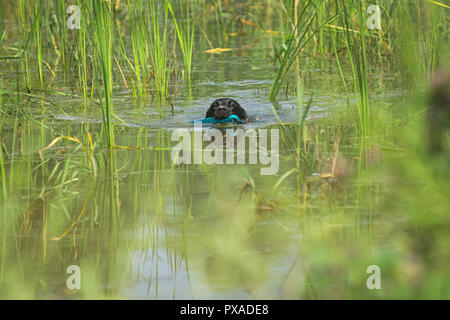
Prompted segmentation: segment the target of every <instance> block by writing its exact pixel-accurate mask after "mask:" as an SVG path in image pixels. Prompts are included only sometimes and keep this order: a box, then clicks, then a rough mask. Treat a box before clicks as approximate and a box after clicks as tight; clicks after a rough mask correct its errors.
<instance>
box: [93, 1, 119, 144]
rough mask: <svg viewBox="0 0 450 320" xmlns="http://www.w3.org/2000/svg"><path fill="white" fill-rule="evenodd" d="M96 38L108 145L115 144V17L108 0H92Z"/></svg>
mask: <svg viewBox="0 0 450 320" xmlns="http://www.w3.org/2000/svg"><path fill="white" fill-rule="evenodd" d="M92 10H93V15H92V18H93V21H92V23H93V26H94V38H95V43H96V46H97V56H98V61H99V63H100V69H101V72H102V84H103V98H104V100H103V101H102V114H103V125H104V126H105V135H106V142H107V146H108V147H109V148H111V147H112V146H113V145H114V129H113V125H112V123H111V117H112V115H113V100H112V95H113V75H112V72H113V70H112V63H111V60H112V55H113V52H112V45H113V30H112V26H113V21H112V20H113V19H114V18H113V17H112V5H111V3H110V2H107V1H97V0H92Z"/></svg>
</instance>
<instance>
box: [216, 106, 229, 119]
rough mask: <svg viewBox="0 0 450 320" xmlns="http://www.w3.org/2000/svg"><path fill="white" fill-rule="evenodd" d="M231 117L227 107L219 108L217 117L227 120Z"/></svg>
mask: <svg viewBox="0 0 450 320" xmlns="http://www.w3.org/2000/svg"><path fill="white" fill-rule="evenodd" d="M229 115H230V110H229V109H228V108H227V107H225V106H219V107H217V109H216V116H217V117H220V118H222V117H223V118H226V117H228V116H229Z"/></svg>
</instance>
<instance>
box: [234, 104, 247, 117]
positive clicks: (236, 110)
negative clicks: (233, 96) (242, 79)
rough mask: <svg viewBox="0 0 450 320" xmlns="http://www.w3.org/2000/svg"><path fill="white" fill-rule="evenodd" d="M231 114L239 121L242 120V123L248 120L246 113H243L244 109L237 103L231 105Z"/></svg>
mask: <svg viewBox="0 0 450 320" xmlns="http://www.w3.org/2000/svg"><path fill="white" fill-rule="evenodd" d="M232 113H233V114H235V115H237V116H238V117H239V119H241V120H244V121H247V120H248V116H247V113H246V112H245V110H244V108H242V107H241V106H240V104H239V103H237V102H234V104H233V109H232Z"/></svg>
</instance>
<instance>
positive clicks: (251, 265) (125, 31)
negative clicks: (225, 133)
mask: <svg viewBox="0 0 450 320" xmlns="http://www.w3.org/2000/svg"><path fill="white" fill-rule="evenodd" d="M73 5H75V6H76V8H79V12H77V10H76V9H74V7H72V8H71V9H69V6H73ZM371 5H376V6H377V8H378V10H379V12H380V16H379V17H380V19H381V20H380V21H379V26H380V28H369V25H370V21H372V20H370V19H374V17H373V16H372V15H373V14H374V12H375V11H369V12H368V7H369V6H371ZM449 13H450V8H449V5H448V2H441V1H428V0H407V1H401V4H400V1H396V0H375V1H362V0H346V1H342V0H307V1H297V0H250V1H240V0H191V1H189V0H172V1H169V0H161V1H156V0H146V1H132V0H126V1H125V0H122V1H120V0H114V1H97V0H92V1H88V0H74V1H65V0H33V1H24V0H17V1H15V0H14V1H12V0H11V1H9V0H1V1H0V179H1V181H0V185H1V192H0V298H16V299H17V298H31V299H55V298H58V299H72V298H83V299H84V298H145V299H149V298H169V299H170V298H185V299H191V298H194V299H199V298H238V299H239V298H270V299H330V298H331V299H332V298H345V299H360V298H368V299H378V298H384V299H391V298H402V299H403V298H422V299H428V298H445V299H448V298H450V274H449V270H450V268H449V265H450V212H449V211H450V203H449V194H450V192H449V191H450V190H449V183H448V181H449V178H450V170H449V169H450V168H449V166H450V142H449V124H448V121H446V120H445V119H449V118H450V117H449V111H448V110H449V108H450V106H449V105H448V95H449V94H450V89H449V88H448V86H447V87H446V86H445V77H446V76H445V73H446V72H449V71H448V70H449V68H450V57H449V53H450V41H449V40H450V39H449V31H450V19H449ZM77 17H79V19H76V18H77ZM368 21H369V22H368ZM77 23H79V25H78V24H77ZM372 25H376V23H375V24H373V21H372ZM445 70H447V71H445ZM435 74H440V76H439V77H440V78H439V79H444V80H442V81H439V79H438V80H434V82H433V80H432V79H433V78H434V79H436V76H434V75H435ZM443 81H444V84H442V82H443ZM448 81H450V80H448ZM221 97H230V98H233V99H235V100H237V101H239V103H240V104H241V105H242V106H243V107H244V108H245V109H246V111H247V113H248V115H249V116H250V118H251V121H250V122H249V123H248V124H245V125H243V126H237V127H240V128H244V129H276V130H279V133H280V134H279V170H278V172H277V174H274V175H261V170H260V169H261V168H260V166H261V165H260V164H257V165H252V164H245V165H239V164H229V165H227V164H225V165H208V164H205V163H201V164H192V165H186V164H180V165H176V164H174V163H173V161H171V150H172V147H173V146H174V144H176V142H174V141H172V139H171V136H172V133H173V131H174V130H175V129H176V128H192V124H190V123H189V122H190V121H192V120H195V119H200V118H202V117H203V116H204V113H205V112H206V109H207V108H208V107H209V105H210V104H211V102H212V101H213V100H214V99H216V98H221ZM442 97H443V98H442ZM446 99H447V100H446ZM430 108H431V111H430ZM433 108H434V109H433ZM430 114H431V115H432V116H429V115H430ZM433 119H435V120H433ZM436 119H437V120H436ZM71 265H76V266H79V267H80V270H81V289H79V290H70V289H68V287H67V285H66V281H67V278H68V276H69V274H67V272H66V271H67V268H68V267H69V266H71ZM371 265H376V266H378V267H379V268H380V270H381V289H379V290H377V289H374V290H369V289H368V287H367V284H366V282H367V278H368V277H369V276H370V274H367V272H366V271H367V268H368V267H369V266H371Z"/></svg>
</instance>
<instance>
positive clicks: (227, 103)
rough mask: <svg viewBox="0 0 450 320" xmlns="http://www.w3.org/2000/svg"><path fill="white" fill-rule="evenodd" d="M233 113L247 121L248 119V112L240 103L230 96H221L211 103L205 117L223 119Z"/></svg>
mask: <svg viewBox="0 0 450 320" xmlns="http://www.w3.org/2000/svg"><path fill="white" fill-rule="evenodd" d="M232 114H234V115H237V116H238V117H239V119H241V120H243V121H245V122H247V121H248V117H247V113H246V112H245V110H244V108H242V107H241V106H240V105H239V103H237V102H236V101H235V100H233V99H230V98H220V99H217V100H215V101H214V102H213V103H212V104H211V106H210V107H209V109H208V111H207V112H206V117H205V118H211V117H214V118H215V119H216V120H222V119H226V118H228V117H229V116H231V115H232Z"/></svg>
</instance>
